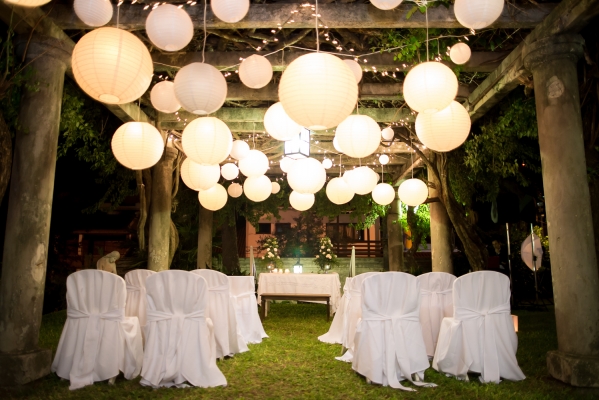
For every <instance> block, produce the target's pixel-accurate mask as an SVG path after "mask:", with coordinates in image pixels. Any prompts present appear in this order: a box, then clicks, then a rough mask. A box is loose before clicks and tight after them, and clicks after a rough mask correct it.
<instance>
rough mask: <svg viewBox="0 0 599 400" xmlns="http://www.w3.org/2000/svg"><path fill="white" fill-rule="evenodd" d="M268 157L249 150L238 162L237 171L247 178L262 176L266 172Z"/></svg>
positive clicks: (258, 151) (257, 151)
mask: <svg viewBox="0 0 599 400" xmlns="http://www.w3.org/2000/svg"><path fill="white" fill-rule="evenodd" d="M268 165H269V164H268V157H266V155H265V154H264V153H263V152H261V151H260V150H250V151H249V152H248V154H247V155H246V156H245V157H243V158H242V159H241V160H239V169H240V170H241V173H242V174H244V175H245V176H247V177H257V176H260V175H264V174H265V173H266V171H267V170H268Z"/></svg>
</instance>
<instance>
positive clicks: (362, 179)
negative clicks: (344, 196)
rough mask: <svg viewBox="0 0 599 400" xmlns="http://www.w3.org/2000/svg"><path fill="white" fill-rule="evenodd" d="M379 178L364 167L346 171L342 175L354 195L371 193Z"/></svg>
mask: <svg viewBox="0 0 599 400" xmlns="http://www.w3.org/2000/svg"><path fill="white" fill-rule="evenodd" d="M379 178H380V177H379V174H377V173H376V172H374V171H373V170H372V169H370V168H368V167H365V166H364V167H358V168H355V169H352V170H348V171H346V172H345V173H344V174H343V179H345V181H346V182H347V184H348V185H349V187H350V188H351V190H353V191H354V192H355V193H356V194H368V193H370V192H372V190H373V189H374V187H375V186H376V184H377V182H378V181H379Z"/></svg>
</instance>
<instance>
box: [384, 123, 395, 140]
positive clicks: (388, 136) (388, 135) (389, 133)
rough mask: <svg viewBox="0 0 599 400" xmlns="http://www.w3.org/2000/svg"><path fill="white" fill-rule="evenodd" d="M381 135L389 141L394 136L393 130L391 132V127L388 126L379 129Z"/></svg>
mask: <svg viewBox="0 0 599 400" xmlns="http://www.w3.org/2000/svg"><path fill="white" fill-rule="evenodd" d="M381 136H382V137H383V139H384V140H386V141H391V140H393V137H395V132H393V128H391V127H390V126H388V127H386V128H385V129H383V130H382V131H381Z"/></svg>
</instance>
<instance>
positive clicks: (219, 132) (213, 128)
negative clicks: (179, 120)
mask: <svg viewBox="0 0 599 400" xmlns="http://www.w3.org/2000/svg"><path fill="white" fill-rule="evenodd" d="M182 145H183V151H184V152H185V154H187V157H189V158H191V159H192V160H193V161H195V162H196V163H198V164H205V165H211V164H220V163H221V162H223V161H224V160H226V158H227V156H228V155H229V153H231V147H232V146H233V136H232V135H231V131H230V130H229V127H228V126H227V125H226V124H225V123H224V122H223V121H221V120H220V119H218V118H214V117H203V118H196V119H194V120H193V121H191V122H190V123H189V124H188V125H187V126H186V127H185V129H184V130H183V137H182Z"/></svg>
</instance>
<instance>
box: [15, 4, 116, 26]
mask: <svg viewBox="0 0 599 400" xmlns="http://www.w3.org/2000/svg"><path fill="white" fill-rule="evenodd" d="M45 3H47V2H45ZM15 4H19V3H18V2H17V3H15ZM73 8H74V9H75V14H77V16H78V17H79V19H80V20H81V21H83V23H84V24H85V25H89V26H102V25H106V24H107V23H108V22H109V21H110V20H111V19H112V3H111V2H110V1H109V0H75V1H74V2H73Z"/></svg>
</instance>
